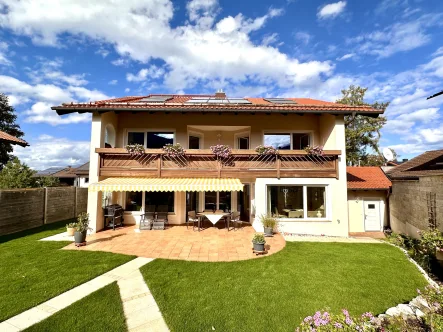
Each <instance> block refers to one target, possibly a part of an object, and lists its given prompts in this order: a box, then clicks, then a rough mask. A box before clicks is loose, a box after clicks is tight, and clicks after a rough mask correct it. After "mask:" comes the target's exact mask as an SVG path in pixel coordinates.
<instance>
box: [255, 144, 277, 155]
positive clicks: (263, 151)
mask: <svg viewBox="0 0 443 332" xmlns="http://www.w3.org/2000/svg"><path fill="white" fill-rule="evenodd" d="M255 152H257V153H258V154H259V155H261V156H275V155H277V154H278V150H277V149H275V148H274V147H273V146H271V145H259V146H257V147H256V148H255Z"/></svg>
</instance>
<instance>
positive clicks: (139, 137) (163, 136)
mask: <svg viewBox="0 0 443 332" xmlns="http://www.w3.org/2000/svg"><path fill="white" fill-rule="evenodd" d="M127 144H141V145H144V146H146V148H148V149H161V148H162V147H164V146H165V145H166V144H174V133H173V132H167V131H158V132H157V131H148V132H144V131H129V132H128V141H127Z"/></svg>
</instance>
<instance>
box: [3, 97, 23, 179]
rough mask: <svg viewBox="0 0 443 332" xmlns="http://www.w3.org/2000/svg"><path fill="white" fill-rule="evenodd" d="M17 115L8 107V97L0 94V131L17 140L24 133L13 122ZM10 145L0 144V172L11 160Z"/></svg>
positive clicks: (12, 108)
mask: <svg viewBox="0 0 443 332" xmlns="http://www.w3.org/2000/svg"><path fill="white" fill-rule="evenodd" d="M16 119H17V115H16V114H15V109H14V107H12V106H11V105H9V100H8V97H7V96H6V95H5V94H3V93H0V131H3V132H5V133H7V134H9V135H12V136H15V137H17V138H21V137H23V135H24V133H23V132H22V131H21V130H20V126H19V125H18V124H17V123H16V122H15V121H16ZM12 150H13V148H12V144H10V143H6V142H0V170H1V169H2V168H3V167H4V166H5V165H6V163H7V162H8V161H9V160H10V159H11V158H12V155H11V152H12Z"/></svg>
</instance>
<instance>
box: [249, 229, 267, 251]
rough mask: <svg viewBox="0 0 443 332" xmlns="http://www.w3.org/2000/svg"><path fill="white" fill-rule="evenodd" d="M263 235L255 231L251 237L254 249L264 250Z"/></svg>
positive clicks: (264, 241)
mask: <svg viewBox="0 0 443 332" xmlns="http://www.w3.org/2000/svg"><path fill="white" fill-rule="evenodd" d="M265 243H266V240H265V236H264V235H263V234H260V233H255V234H254V237H253V238H252V246H253V249H254V251H258V252H263V251H265Z"/></svg>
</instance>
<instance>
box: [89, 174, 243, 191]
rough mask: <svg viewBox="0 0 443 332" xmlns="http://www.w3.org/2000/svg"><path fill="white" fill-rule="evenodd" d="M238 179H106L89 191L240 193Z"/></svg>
mask: <svg viewBox="0 0 443 332" xmlns="http://www.w3.org/2000/svg"><path fill="white" fill-rule="evenodd" d="M242 190H243V184H242V183H241V182H240V180H239V179H218V178H203V179H202V178H195V179H194V178H120V177H119V178H107V179H105V180H103V181H99V182H97V183H92V184H90V185H89V191H108V192H109V191H242Z"/></svg>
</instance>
